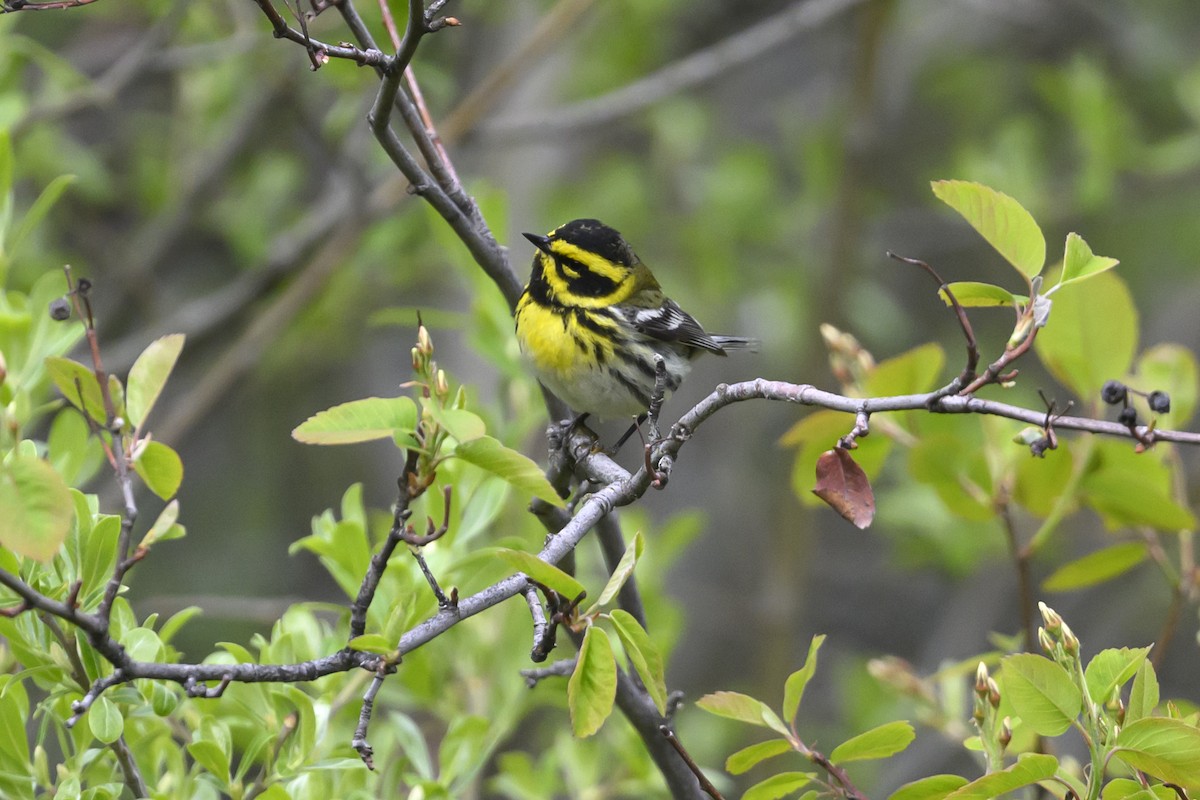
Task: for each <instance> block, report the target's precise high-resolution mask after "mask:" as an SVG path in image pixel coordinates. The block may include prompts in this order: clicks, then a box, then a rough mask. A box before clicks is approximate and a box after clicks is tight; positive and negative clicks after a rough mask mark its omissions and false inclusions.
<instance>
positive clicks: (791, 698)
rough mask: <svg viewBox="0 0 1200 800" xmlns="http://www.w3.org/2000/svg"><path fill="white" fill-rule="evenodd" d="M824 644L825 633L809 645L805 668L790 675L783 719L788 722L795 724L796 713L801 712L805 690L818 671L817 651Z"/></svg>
mask: <svg viewBox="0 0 1200 800" xmlns="http://www.w3.org/2000/svg"><path fill="white" fill-rule="evenodd" d="M824 642H825V634H823V633H821V634H818V635H816V636H814V637H813V638H812V641H810V642H809V643H808V656H807V657H806V658H805V659H804V666H802V667H800V669H798V670H796V671H795V672H793V673H792V674H791V675H789V676H788V678H787V681H785V682H784V684H783V718H784V719H786V720H787V721H788V722H791V723H793V724H794V723H795V721H796V712H797V711H799V710H800V700H801V699H802V698H803V697H804V688H805V687H806V686H808V682H809V681H810V680H811V679H812V676H813V674H814V673H815V672H816V671H817V651H818V650H820V649H821V645H822V644H824Z"/></svg>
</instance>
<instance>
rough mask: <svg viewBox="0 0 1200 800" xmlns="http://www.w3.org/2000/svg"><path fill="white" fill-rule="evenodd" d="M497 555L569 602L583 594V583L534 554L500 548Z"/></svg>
mask: <svg viewBox="0 0 1200 800" xmlns="http://www.w3.org/2000/svg"><path fill="white" fill-rule="evenodd" d="M496 555H498V556H500V558H502V559H503V560H505V561H507V562H508V563H509V564H511V565H512V566H514V567H516V568H517V569H518V570H520V571H521V572H524V573H525V574H526V575H528V576H529V577H530V578H532V579H533V580H535V581H537V582H538V583H540V584H542V585H544V586H549V587H550V588H551V589H553V590H554V591H556V592H558V593H559V594H561V595H562V596H563V597H565V598H567V599H568V600H574V599H575V598H577V597H579V596H580V595H581V594H583V591H584V590H583V584H582V583H580V582H579V581H577V580H575V579H574V578H573V577H571V576H570V575H568V574H567V573H565V572H563V571H562V570H561V569H559V568H558V567H556V566H554V565H553V564H547V563H546V562H545V561H542V560H541V559H540V558H538V557H537V556H535V555H533V554H532V553H526V552H524V551H521V550H510V549H508V548H500V549H498V550H497V551H496Z"/></svg>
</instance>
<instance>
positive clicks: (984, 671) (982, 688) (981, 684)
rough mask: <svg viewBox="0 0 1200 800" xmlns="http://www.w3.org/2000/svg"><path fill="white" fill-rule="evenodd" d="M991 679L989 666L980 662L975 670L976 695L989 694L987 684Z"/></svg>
mask: <svg viewBox="0 0 1200 800" xmlns="http://www.w3.org/2000/svg"><path fill="white" fill-rule="evenodd" d="M989 679H990V676H989V675H988V668H987V664H985V663H983V662H982V661H980V662H979V666H978V667H976V668H975V693H976V694H978V695H985V694H987V690H988V683H987V682H988V680H989Z"/></svg>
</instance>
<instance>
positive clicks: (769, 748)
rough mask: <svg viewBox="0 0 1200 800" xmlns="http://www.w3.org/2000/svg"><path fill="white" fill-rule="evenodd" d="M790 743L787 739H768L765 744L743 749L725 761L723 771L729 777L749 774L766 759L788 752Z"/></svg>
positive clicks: (790, 747)
mask: <svg viewBox="0 0 1200 800" xmlns="http://www.w3.org/2000/svg"><path fill="white" fill-rule="evenodd" d="M791 750H792V743H791V742H789V741H788V740H787V739H768V740H767V741H765V742H759V743H758V744H752V745H750V746H749V747H743V748H742V749H741V750H738V751H737V752H736V753H734V754H733V755H731V756H730V757H729V758H727V759H725V771H726V772H728V773H730V774H731V775H741V774H742V773H743V772H749V771H750V770H751V769H753V768H754V767H756V766H758V765H759V764H761V763H762V762H764V761H766V760H767V759H768V758H774V757H775V756H778V755H783V754H784V753H787V752H790V751H791Z"/></svg>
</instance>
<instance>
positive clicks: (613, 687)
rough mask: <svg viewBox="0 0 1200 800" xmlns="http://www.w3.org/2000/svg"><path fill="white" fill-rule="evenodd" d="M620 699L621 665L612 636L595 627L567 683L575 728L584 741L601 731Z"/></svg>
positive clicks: (588, 634)
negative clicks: (613, 646)
mask: <svg viewBox="0 0 1200 800" xmlns="http://www.w3.org/2000/svg"><path fill="white" fill-rule="evenodd" d="M616 696H617V662H616V661H615V660H614V659H613V652H612V644H611V643H610V642H609V641H608V634H606V633H605V632H604V631H603V630H601V629H600V628H597V627H596V626H595V625H593V626H591V627H590V628H588V629H587V633H585V634H584V635H583V646H582V647H580V648H579V658H578V659H577V660H576V662H575V671H574V672H573V673H571V679H570V680H569V681H567V705H568V706H569V707H570V709H571V728H572V729H573V730H574V731H575V735H576V736H578V737H579V738H581V739H583V738H586V737H588V736H591V735H592V734H593V733H595V732H596V731H598V730H600V726H601V725H603V724H604V720H606V719H608V715H609V714H611V713H612V707H613V700H614V699H616Z"/></svg>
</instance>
